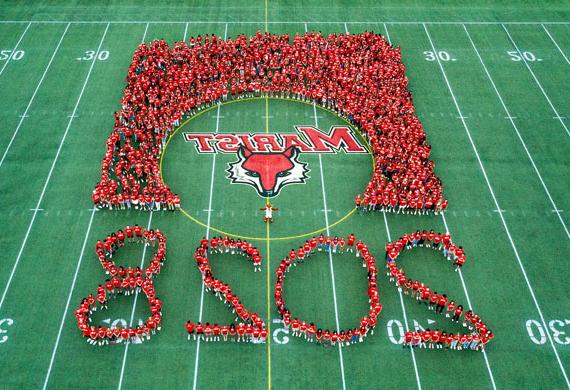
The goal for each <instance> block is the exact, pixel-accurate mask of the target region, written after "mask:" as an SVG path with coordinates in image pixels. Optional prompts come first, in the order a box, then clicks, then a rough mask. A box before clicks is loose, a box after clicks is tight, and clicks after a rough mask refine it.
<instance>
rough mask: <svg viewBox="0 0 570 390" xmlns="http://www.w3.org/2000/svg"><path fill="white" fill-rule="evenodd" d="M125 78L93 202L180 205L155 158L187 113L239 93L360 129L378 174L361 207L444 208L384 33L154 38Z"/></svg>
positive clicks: (396, 55)
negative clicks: (324, 112) (286, 102)
mask: <svg viewBox="0 0 570 390" xmlns="http://www.w3.org/2000/svg"><path fill="white" fill-rule="evenodd" d="M126 82H127V85H126V88H125V90H124V94H123V99H122V107H121V110H120V111H119V112H116V113H115V124H114V128H113V132H112V134H111V135H110V137H109V138H108V140H107V143H106V152H105V156H104V158H103V161H102V163H101V177H100V181H99V183H97V185H96V187H95V189H94V191H93V194H92V197H93V202H94V203H95V205H96V206H97V207H100V208H111V209H120V208H128V207H134V208H139V209H145V210H165V209H166V210H175V209H176V208H177V207H179V205H180V199H179V197H178V196H177V195H175V194H174V193H173V192H172V191H171V189H170V188H169V187H168V186H167V185H166V184H165V183H164V182H163V180H162V177H161V175H160V167H159V160H160V156H161V153H162V151H163V149H164V146H165V144H166V141H167V139H168V138H169V136H170V135H171V134H172V130H173V129H174V128H175V127H177V126H179V124H180V120H181V119H182V118H183V117H189V116H192V115H194V114H195V113H197V112H198V111H200V110H202V109H204V108H206V107H208V106H211V105H215V104H218V103H220V102H222V101H224V100H227V99H236V98H239V97H242V96H270V97H283V98H291V99H301V100H306V101H311V102H314V103H315V104H319V105H322V106H324V107H326V108H328V109H330V110H333V111H335V112H336V113H338V115H340V116H342V117H344V118H346V119H347V120H349V121H350V122H351V123H352V124H353V125H354V126H355V127H356V128H358V129H359V131H361V133H362V134H363V136H364V137H365V138H366V139H367V140H368V142H369V144H370V145H371V150H372V152H373V154H374V156H375V167H374V172H373V175H372V178H371V180H370V182H369V183H368V185H367V187H366V188H365V190H364V193H363V194H362V195H361V196H359V197H357V204H358V206H359V207H360V208H362V209H363V210H370V211H372V210H385V211H402V210H406V211H412V212H415V213H418V212H439V211H442V210H444V209H445V208H446V207H447V202H446V201H445V199H444V198H443V189H442V183H441V181H440V180H439V178H438V177H437V176H436V175H435V173H434V163H433V162H432V161H430V160H429V155H430V152H431V146H430V145H429V144H428V143H427V140H426V135H425V133H424V130H423V127H422V124H421V123H420V121H419V120H418V118H417V117H416V116H415V114H414V105H413V102H412V96H411V94H410V92H409V91H408V89H407V87H408V79H407V77H406V76H405V66H404V65H403V63H402V61H401V53H400V49H399V48H394V47H392V46H391V45H390V44H388V43H387V42H386V40H385V39H384V38H383V37H382V36H381V35H378V34H374V33H372V32H365V33H362V34H358V35H351V34H331V35H328V36H323V35H321V34H320V33H315V32H311V33H306V34H303V35H299V34H296V35H295V36H294V37H290V36H289V35H287V34H284V35H274V34H269V33H265V34H262V33H260V32H258V33H257V34H255V35H253V36H250V37H247V36H245V35H239V36H237V37H235V38H228V39H227V40H223V39H221V38H220V37H218V36H216V35H214V34H212V35H205V36H197V37H192V38H190V39H189V40H188V41H185V42H178V43H175V44H174V46H173V47H170V46H169V45H168V44H167V43H166V42H165V41H164V40H155V41H153V42H151V43H150V44H147V43H142V44H141V45H140V46H139V47H138V48H137V50H136V51H135V53H134V55H133V60H132V62H131V65H130V67H129V69H128V75H127V79H126Z"/></svg>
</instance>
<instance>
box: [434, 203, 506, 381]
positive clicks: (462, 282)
mask: <svg viewBox="0 0 570 390" xmlns="http://www.w3.org/2000/svg"><path fill="white" fill-rule="evenodd" d="M441 219H442V220H443V225H444V226H445V230H446V231H447V232H448V233H451V231H450V230H449V227H448V226H447V221H446V220H445V214H444V213H441ZM457 271H458V274H459V279H461V286H462V287H463V291H464V292H465V298H466V299H467V305H468V306H469V310H473V306H472V305H471V299H469V293H468V292H467V286H466V285H465V280H464V279H463V273H462V272H461V268H458V269H457ZM482 352H483V358H484V359H485V366H487V372H489V378H490V379H491V384H492V385H493V389H494V390H497V385H496V384H495V377H494V376H493V371H492V370H491V364H490V363H489V358H488V357H487V352H486V351H485V350H484V349H482Z"/></svg>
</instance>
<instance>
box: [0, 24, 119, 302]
mask: <svg viewBox="0 0 570 390" xmlns="http://www.w3.org/2000/svg"><path fill="white" fill-rule="evenodd" d="M108 30H109V23H107V27H106V28H105V31H104V32H103V36H102V37H101V41H100V42H99V46H98V47H97V51H96V55H95V56H94V57H93V60H92V62H91V66H90V67H89V72H88V73H87V77H86V78H85V81H84V82H83V86H82V87H81V92H80V93H79V97H78V98H77V102H76V103H75V107H74V108H73V113H72V114H71V116H70V117H69V122H68V123H67V127H66V129H65V132H64V133H63V137H62V138H61V141H60V143H59V147H58V148H57V152H56V154H55V157H54V159H53V162H52V164H51V168H50V170H49V173H48V176H47V178H46V181H45V183H44V186H43V188H42V192H41V194H40V197H39V199H38V202H37V203H36V207H35V208H34V214H33V215H32V219H31V221H30V224H29V225H28V230H27V231H26V234H25V236H24V240H23V241H22V245H21V246H20V250H19V252H18V256H17V257H16V262H15V263H14V266H13V267H12V272H10V277H9V278H8V282H7V283H6V287H5V288H4V292H3V293H2V298H1V299H0V309H2V305H3V304H4V299H6V294H7V292H8V289H9V288H10V284H11V283H12V278H13V277H14V273H15V272H16V269H17V268H18V264H19V263H20V259H21V258H22V253H23V252H24V248H25V247H26V243H27V242H28V237H29V236H30V232H31V231H32V227H33V226H34V222H35V220H36V216H37V215H38V211H39V210H40V206H41V203H42V201H43V199H44V195H45V193H46V189H47V186H48V184H49V182H50V180H51V175H52V173H53V170H54V168H55V165H56V163H57V160H58V159H59V154H60V153H61V149H62V147H63V144H64V143H65V139H66V138H67V134H68V133H69V129H70V128H71V124H72V123H73V119H74V118H75V113H76V112H77V108H78V107H79V103H80V102H81V98H82V97H83V93H84V92H85V87H86V86H87V82H88V81H89V78H90V77H91V72H92V71H93V67H94V66H95V62H96V61H97V55H98V54H99V51H100V50H101V45H103V41H104V40H105V36H106V35H107V31H108Z"/></svg>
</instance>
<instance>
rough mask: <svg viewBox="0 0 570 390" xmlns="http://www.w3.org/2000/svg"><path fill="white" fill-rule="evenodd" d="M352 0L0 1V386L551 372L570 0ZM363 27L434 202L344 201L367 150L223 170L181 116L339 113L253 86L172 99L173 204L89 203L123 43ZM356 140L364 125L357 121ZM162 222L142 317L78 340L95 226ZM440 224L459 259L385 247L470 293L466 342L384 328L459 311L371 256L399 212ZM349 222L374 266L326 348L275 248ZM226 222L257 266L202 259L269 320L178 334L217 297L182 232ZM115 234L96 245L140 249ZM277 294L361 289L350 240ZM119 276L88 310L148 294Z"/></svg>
mask: <svg viewBox="0 0 570 390" xmlns="http://www.w3.org/2000/svg"><path fill="white" fill-rule="evenodd" d="M353 3H355V2H334V3H329V2H325V1H315V2H311V4H307V5H303V2H295V3H294V2H289V1H286V2H273V1H259V2H257V3H251V2H244V3H243V4H242V3H241V2H231V3H230V2H228V4H221V3H218V2H210V3H205V4H194V5H180V4H178V2H174V1H173V2H165V3H161V4H162V5H156V4H155V2H151V1H145V2H142V1H141V2H131V3H130V4H128V3H122V4H121V3H117V4H115V3H107V4H106V5H90V2H81V1H77V2H64V1H58V2H38V3H36V4H34V5H23V4H22V3H20V2H14V1H2V2H0V91H1V92H0V156H1V157H0V158H1V159H0V203H1V204H3V207H2V208H1V209H0V226H1V227H2V235H1V236H0V249H1V251H2V261H0V388H19V389H21V388H44V389H45V388H54V389H59V388H74V389H75V388H105V389H107V388H118V389H121V388H124V389H127V388H129V389H130V388H133V389H137V388H168V389H170V388H192V389H198V388H200V389H211V388H220V389H226V388H228V389H229V388H233V389H236V388H239V389H241V388H249V389H272V388H273V389H300V388H303V389H312V388H315V389H321V388H322V389H337V388H338V389H361V388H362V389H364V388H366V389H370V388H406V389H409V388H418V389H420V388H425V389H431V388H458V387H461V388H493V389H495V388H509V389H510V388H513V389H514V388H532V389H534V388H545V389H564V388H570V381H569V376H570V287H569V283H568V279H569V275H570V265H569V263H568V261H569V260H570V233H569V227H568V224H569V221H568V213H569V212H570V196H569V193H570V176H569V173H570V120H569V118H570V101H569V99H568V98H569V92H570V7H568V3H567V2H553V3H552V4H544V5H540V6H539V5H537V3H527V2H525V1H522V2H518V3H516V4H513V5H511V6H509V7H502V6H495V5H493V2H492V1H486V2H482V3H481V4H480V6H479V7H465V6H461V5H453V4H449V5H447V6H442V5H438V6H433V7H430V6H428V5H427V4H428V2H409V3H408V4H402V2H399V1H391V2H388V3H386V4H384V5H379V4H378V2H369V3H368V4H364V2H362V3H358V4H353ZM257 31H261V32H264V31H267V32H270V33H273V34H289V35H290V36H291V37H293V36H294V35H295V34H296V33H299V34H303V33H305V32H312V31H315V32H321V33H322V34H332V33H338V34H345V33H350V34H358V33H362V32H365V31H373V32H375V33H378V34H381V35H382V36H384V37H385V38H386V39H387V40H388V41H389V42H390V43H391V44H392V45H394V46H399V47H400V48H401V52H402V61H403V63H404V65H405V66H406V75H407V77H408V78H409V86H408V88H409V89H410V91H411V93H412V96H413V102H414V106H415V108H416V111H415V113H416V115H417V116H418V118H419V119H420V121H421V122H422V124H423V126H424V129H425V133H426V136H427V139H428V143H429V144H430V145H431V147H432V151H431V155H430V159H431V160H432V161H434V162H435V172H436V174H437V175H438V177H439V178H440V179H441V180H442V182H443V184H444V191H445V197H446V198H447V199H448V200H449V207H448V209H447V211H446V213H445V214H444V215H443V216H442V215H405V214H393V213H386V214H384V213H381V212H377V213H360V212H358V211H356V209H355V208H354V197H355V196H356V195H357V194H359V193H362V191H363V189H364V188H365V187H366V184H367V183H368V181H369V180H370V177H371V174H372V169H373V163H374V161H373V159H372V156H371V154H369V153H345V152H342V151H341V152H338V153H330V154H326V153H322V154H310V153H307V154H302V157H301V158H300V159H301V160H302V162H303V163H306V164H307V168H308V169H309V171H308V173H307V178H306V179H305V183H304V184H295V185H290V186H285V187H284V189H283V190H282V192H281V193H280V194H279V195H278V196H276V197H275V198H272V199H271V203H272V204H273V205H274V207H276V208H277V209H278V210H277V211H275V212H274V218H275V222H274V223H272V224H265V223H264V222H263V213H262V211H260V208H263V207H264V205H265V202H266V200H265V198H264V197H262V196H260V195H258V193H257V192H256V191H255V190H254V188H252V187H251V186H247V185H241V184H238V183H232V182H231V180H230V178H229V177H230V176H231V172H230V171H231V167H232V165H231V164H232V162H235V158H236V156H235V153H234V154H231V153H217V154H213V153H199V152H198V148H197V145H196V143H195V142H189V141H188V139H187V137H186V135H187V134H194V133H212V134H213V133H219V134H224V133H239V134H254V133H255V134H258V133H278V134H286V133H295V132H296V129H297V128H298V127H300V126H312V127H315V128H318V129H320V130H321V131H326V132H328V131H329V129H332V128H333V127H335V126H336V127H338V126H349V127H351V128H352V129H353V132H354V134H357V133H358V131H356V130H355V129H354V127H352V126H350V123H348V122H346V121H345V120H344V119H342V118H340V117H338V116H336V115H335V114H334V113H333V112H332V111H328V110H326V109H324V108H321V107H318V106H314V105H312V104H310V103H307V102H301V101H295V100H288V99H280V98H268V97H254V98H250V99H241V100H235V101H229V102H225V103H223V104H220V105H216V106H213V107H211V108H209V109H207V110H203V111H202V112H200V114H199V115H196V116H194V117H191V118H185V119H184V120H183V121H182V123H181V126H180V128H179V129H177V130H176V131H175V132H174V133H173V135H172V137H171V138H170V139H169V141H168V144H167V146H166V148H165V151H164V153H163V156H162V159H161V173H162V176H163V178H164V180H165V182H166V183H167V184H168V185H169V186H170V187H171V188H172V189H173V192H175V193H178V194H179V195H180V197H181V205H182V210H180V211H177V212H168V211H155V212H152V213H150V212H144V211H136V210H112V211H111V210H96V209H94V207H93V202H92V200H91V192H92V190H93V188H94V186H95V183H97V182H98V181H99V178H100V171H101V160H102V159H103V157H104V153H105V142H106V141H107V138H108V137H109V135H110V134H111V131H112V129H113V124H114V122H115V121H114V117H113V113H114V112H115V111H118V110H120V108H121V99H122V97H123V89H124V87H125V77H126V76H127V71H128V67H129V65H130V63H131V60H132V56H133V53H134V51H135V50H136V48H137V47H138V45H139V44H140V43H141V42H151V41H153V40H155V39H164V40H165V41H166V42H167V43H168V44H169V45H173V44H174V43H175V42H179V41H182V40H187V39H189V38H190V37H192V36H194V37H196V36H198V35H202V36H203V35H205V34H212V33H214V34H216V35H217V36H219V37H223V38H229V37H235V36H238V35H240V34H245V35H247V36H250V35H254V34H255V33H256V32H257ZM355 139H356V140H357V142H358V143H359V144H360V145H362V146H363V147H366V148H368V147H369V145H368V144H367V142H366V141H365V140H364V139H362V138H361V137H360V136H359V135H357V136H356V138H355ZM134 224H139V225H140V226H143V227H145V228H147V227H148V228H153V229H157V228H158V229H160V230H161V231H162V232H163V233H164V234H165V235H166V237H167V248H168V249H167V252H168V253H167V257H166V261H165V264H164V267H163V268H162V271H161V272H160V275H158V276H157V277H156V279H155V280H154V286H155V288H156V291H157V295H158V296H159V297H160V298H161V299H162V300H163V302H164V304H163V310H162V312H163V324H162V330H161V331H160V332H159V333H158V334H157V335H156V336H153V337H152V339H151V340H150V341H147V342H145V343H143V344H132V345H131V344H117V345H108V346H102V347H99V346H93V345H89V344H88V343H86V341H85V338H84V337H83V336H82V334H81V332H80V331H79V330H78V329H77V321H76V319H75V317H74V311H75V310H76V308H77V306H78V304H79V303H80V301H81V299H82V298H83V297H85V296H87V295H88V294H89V293H92V292H95V290H96V288H97V286H98V285H99V284H102V283H103V282H104V281H105V279H106V275H105V272H104V270H103V268H102V267H101V265H100V263H99V260H98V258H97V256H96V254H95V251H94V248H95V243H96V242H97V240H101V239H104V238H105V237H106V236H107V234H110V233H111V232H116V231H117V230H119V229H121V228H124V227H125V226H126V225H131V226H132V225H134ZM418 229H420V230H422V229H427V230H430V229H433V230H435V231H436V232H442V233H443V232H445V231H449V232H450V233H451V235H452V237H453V240H454V241H455V242H457V243H458V244H459V245H462V246H463V247H464V248H465V252H466V255H467V262H466V264H465V266H464V267H463V268H462V269H461V271H460V272H453V269H452V268H451V267H450V266H449V264H448V263H447V262H445V261H443V258H442V256H441V255H440V254H439V253H436V252H434V251H430V250H427V249H414V250H413V251H409V252H408V253H406V254H404V255H402V261H401V265H402V266H403V267H404V269H405V270H406V272H407V274H408V275H410V276H411V277H413V278H416V279H419V280H421V281H424V282H426V283H428V284H429V285H430V287H432V288H434V289H435V290H436V291H437V290H439V291H445V292H447V294H448V295H449V296H452V297H454V298H455V300H456V301H458V302H460V303H462V304H463V305H464V306H465V307H468V308H473V310H474V311H475V312H477V313H478V314H479V315H480V316H481V317H482V318H483V319H484V321H485V323H486V324H488V326H489V328H490V329H492V330H493V333H494V334H495V338H494V339H493V340H492V341H491V342H490V343H489V344H488V346H487V348H486V350H485V352H484V353H481V352H478V351H445V350H425V349H420V350H413V351H411V350H409V349H403V348H402V342H403V335H404V331H405V330H406V329H426V328H430V329H435V328H438V329H445V330H450V331H454V332H457V331H462V328H461V327H459V326H457V325H455V324H453V323H451V322H450V321H448V320H447V319H446V318H445V316H441V315H436V314H434V312H430V311H428V310H427V309H426V308H425V307H424V306H423V305H421V306H420V305H418V304H417V303H415V302H414V301H413V300H412V299H411V298H410V297H408V296H403V295H402V294H399V292H398V290H397V289H396V288H395V287H394V285H393V284H392V283H390V282H389V280H388V278H387V277H386V276H385V274H384V268H383V267H384V265H385V262H384V253H385V249H384V246H385V244H386V243H388V242H390V241H395V240H397V239H398V238H399V237H400V236H402V235H404V234H406V233H411V232H413V231H416V230H418ZM321 233H323V234H327V235H329V236H333V237H334V236H339V237H340V236H347V235H348V234H350V233H354V234H355V235H356V236H357V237H358V238H359V239H362V240H363V241H364V242H365V243H366V244H367V245H368V246H369V247H370V250H371V252H372V254H374V255H375V257H376V258H377V263H378V265H379V267H380V268H381V272H380V274H379V275H378V280H379V286H378V287H379V292H380V302H381V303H382V305H383V310H382V313H381V314H380V316H379V318H378V325H377V327H376V329H375V331H374V335H372V336H369V337H367V338H366V339H365V341H364V342H363V343H358V344H357V345H351V346H350V347H342V348H340V347H336V348H335V347H332V348H323V347H322V346H319V345H315V344H311V343H308V342H306V341H305V340H303V339H301V338H296V337H293V336H292V335H290V334H288V333H287V332H286V331H285V330H284V329H283V324H282V322H281V319H280V318H281V317H280V315H279V313H278V311H277V309H276V307H275V302H274V297H273V291H274V290H273V288H274V283H275V269H276V268H277V266H278V265H279V262H280V261H281V260H282V259H283V258H284V257H285V256H286V255H287V254H288V253H289V251H290V250H291V249H292V248H298V247H299V246H301V245H302V244H303V243H304V242H305V240H307V239H308V238H310V237H312V236H314V235H317V234H321ZM226 234H227V235H230V236H234V237H244V238H246V239H247V240H249V241H250V242H252V243H253V244H254V245H256V246H257V248H259V250H260V252H261V255H262V256H263V261H262V267H261V273H259V272H253V269H252V267H251V265H250V264H248V263H247V261H245V260H243V259H242V258H239V259H236V258H235V257H231V256H228V255H218V256H214V257H212V259H211V264H212V267H213V269H214V271H215V274H216V276H217V277H218V278H219V279H221V280H223V281H225V282H227V283H229V284H231V286H232V288H233V291H234V292H236V293H238V294H239V296H240V299H241V300H242V301H243V302H244V304H245V305H246V306H247V307H248V308H250V310H251V311H255V312H257V313H259V314H260V315H261V317H262V318H263V319H264V321H265V323H266V324H267V326H268V327H269V331H270V333H269V334H270V337H268V340H267V343H265V344H260V345H258V344H251V343H230V342H226V343H224V342H208V343H205V342H201V343H198V342H196V341H188V340H187V335H186V330H185V328H184V324H185V322H186V321H187V320H192V321H194V322H197V321H202V322H210V323H219V324H229V323H231V322H232V321H233V320H234V315H232V313H231V312H229V311H228V310H227V308H226V307H225V306H224V305H223V304H222V303H221V302H220V301H219V300H218V299H217V298H216V297H215V296H213V295H212V294H210V293H207V292H204V291H203V289H202V279H201V274H200V271H199V270H198V268H197V266H196V262H195V260H194V251H195V248H196V247H197V246H198V244H199V241H200V239H202V237H205V236H207V237H213V236H218V235H226ZM152 254H153V249H152V247H149V248H148V249H146V250H145V249H143V248H142V247H139V246H128V247H125V248H123V249H121V250H120V252H119V253H118V256H117V258H115V259H114V260H115V261H116V263H117V264H124V265H131V266H133V267H134V266H136V265H139V264H140V263H141V262H144V261H148V260H149V259H150V257H151V256H152ZM284 293H285V296H286V298H287V302H288V305H289V307H290V308H291V310H292V311H294V312H295V313H296V314H297V315H298V316H299V317H300V318H303V319H310V320H311V321H314V322H316V323H318V324H320V325H322V326H323V327H328V328H329V329H337V328H340V329H348V328H353V327H355V326H357V325H358V321H359V319H360V318H361V317H362V316H363V315H365V314H366V313H367V311H368V307H369V303H368V296H367V273H366V269H365V268H363V267H362V266H361V263H360V262H359V261H356V260H354V259H353V258H352V257H348V255H346V254H343V255H334V254H333V255H332V256H330V257H329V256H327V255H325V254H317V255H316V256H314V257H312V258H311V260H310V261H307V262H305V263H304V264H302V265H300V266H298V267H296V268H293V269H292V271H291V272H290V274H288V276H287V281H286V286H285V287H284ZM148 311H149V310H148V304H147V303H146V300H145V299H139V298H138V296H137V297H135V296H132V295H131V296H130V297H126V296H122V297H120V298H118V299H116V300H113V301H111V304H110V307H109V309H108V310H107V311H99V310H98V311H97V312H96V313H95V314H94V316H93V320H94V323H96V324H97V325H105V326H109V325H111V324H114V325H119V326H126V325H131V324H135V325H136V324H137V323H138V322H139V320H141V319H145V318H146V317H148Z"/></svg>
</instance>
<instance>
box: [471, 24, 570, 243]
mask: <svg viewBox="0 0 570 390" xmlns="http://www.w3.org/2000/svg"><path fill="white" fill-rule="evenodd" d="M463 29H464V30H465V33H466V34H467V38H469V42H471V46H473V50H475V54H477V58H479V62H480V63H481V66H482V67H483V70H484V71H485V74H486V75H487V78H488V79H489V81H490V82H491V85H492V86H493V89H494V90H495V93H496V94H497V97H498V98H499V101H500V102H501V106H503V109H504V110H505V113H506V114H507V118H508V119H509V121H510V122H511V125H512V126H513V129H514V130H515V133H516V134H517V137H518V139H519V141H520V142H521V144H522V146H523V148H524V150H525V152H526V155H527V156H528V159H529V160H530V163H531V165H532V167H533V168H534V171H535V172H536V175H537V176H538V178H539V179H540V183H541V184H542V188H543V189H544V192H546V196H547V197H548V199H549V200H550V204H551V205H552V207H553V210H554V212H555V213H556V215H558V219H559V220H560V223H561V224H562V228H563V229H564V231H565V232H566V237H567V238H569V239H570V233H569V232H568V228H567V227H566V223H565V222H564V220H563V219H562V215H561V213H560V210H559V209H558V206H556V203H555V202H554V199H552V196H551V195H550V191H549V190H548V187H547V186H546V183H544V180H543V179H542V175H541V174H540V171H539V170H538V167H537V166H536V164H535V162H534V159H533V158H532V156H531V154H530V152H529V151H528V148H527V147H526V143H525V142H524V140H523V138H522V136H521V134H520V132H519V129H518V127H517V125H516V123H515V121H514V118H513V116H512V115H511V113H510V111H509V109H508V108H507V105H506V104H505V101H504V100H503V97H502V96H501V94H500V93H499V90H498V88H497V86H496V85H495V81H494V80H493V78H492V77H491V74H490V73H489V70H488V69H487V66H486V65H485V62H483V58H482V57H481V55H480V54H479V50H478V49H477V46H475V42H473V39H471V34H469V31H467V27H466V26H465V25H463Z"/></svg>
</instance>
